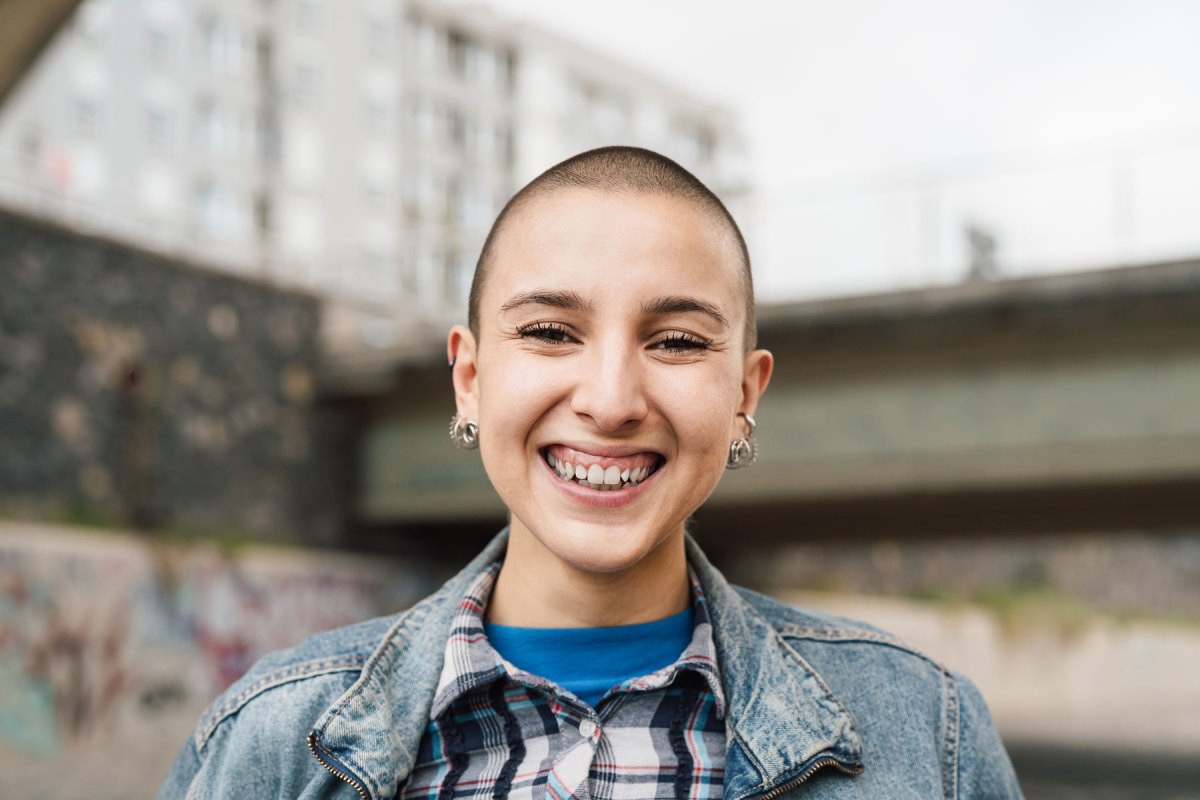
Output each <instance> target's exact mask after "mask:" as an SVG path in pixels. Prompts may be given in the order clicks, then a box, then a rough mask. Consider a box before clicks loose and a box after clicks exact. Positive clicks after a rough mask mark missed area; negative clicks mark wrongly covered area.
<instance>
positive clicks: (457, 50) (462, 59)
mask: <svg viewBox="0 0 1200 800" xmlns="http://www.w3.org/2000/svg"><path fill="white" fill-rule="evenodd" d="M446 44H447V46H448V47H449V56H450V71H451V72H453V73H454V74H455V75H456V76H458V77H459V78H466V77H469V76H468V74H467V70H468V62H469V61H470V59H471V50H472V49H473V47H474V44H473V42H472V41H471V40H470V39H469V38H467V36H466V35H465V34H463V33H462V32H461V31H456V30H451V31H450V32H449V34H448V35H447V37H446Z"/></svg>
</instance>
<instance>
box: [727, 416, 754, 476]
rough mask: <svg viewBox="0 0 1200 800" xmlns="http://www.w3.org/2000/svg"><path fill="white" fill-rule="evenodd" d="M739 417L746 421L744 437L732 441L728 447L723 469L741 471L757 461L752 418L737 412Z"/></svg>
mask: <svg viewBox="0 0 1200 800" xmlns="http://www.w3.org/2000/svg"><path fill="white" fill-rule="evenodd" d="M738 416H739V417H743V418H745V420H746V428H747V430H746V435H745V436H743V437H742V438H740V439H734V440H733V443H732V444H730V445H729V456H728V457H727V458H726V459H725V469H741V468H742V467H748V466H750V465H751V464H753V463H754V462H755V461H756V460H757V459H758V440H757V439H755V438H754V429H755V427H756V426H755V424H754V417H752V416H750V415H749V414H744V413H742V412H741V411H739V412H738Z"/></svg>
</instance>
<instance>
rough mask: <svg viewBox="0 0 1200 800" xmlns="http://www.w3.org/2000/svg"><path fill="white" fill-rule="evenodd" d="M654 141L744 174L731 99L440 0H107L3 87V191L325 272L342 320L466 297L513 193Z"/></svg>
mask: <svg viewBox="0 0 1200 800" xmlns="http://www.w3.org/2000/svg"><path fill="white" fill-rule="evenodd" d="M612 143H623V144H638V145H642V146H646V147H651V148H653V149H656V150H659V151H660V152H663V153H666V154H667V155H670V156H672V157H674V158H676V159H677V160H679V161H680V162H681V163H683V164H684V165H685V166H687V167H689V168H690V169H692V170H693V171H695V172H696V173H697V174H698V175H699V176H700V177H701V178H703V179H704V180H706V181H707V182H708V183H709V184H710V185H711V186H713V187H714V188H715V189H716V190H717V191H718V192H719V193H721V194H722V196H723V197H725V198H726V199H727V200H728V201H729V202H731V204H733V205H735V206H736V205H737V203H738V201H739V200H740V199H741V198H743V197H744V196H745V194H746V191H747V187H746V186H745V184H744V183H743V176H744V175H745V174H746V172H747V170H746V168H745V164H744V158H745V153H744V148H743V145H742V142H741V140H740V139H739V136H738V130H737V126H736V122H735V120H734V119H733V117H732V115H731V114H730V113H729V112H728V111H727V110H726V109H723V108H721V107H719V106H717V105H714V104H712V103H710V102H708V101H706V100H704V99H702V98H697V97H694V96H692V95H690V94H689V93H687V92H685V91H682V90H680V89H679V88H677V87H674V86H671V85H669V84H668V83H666V82H664V81H661V80H659V79H657V78H656V77H654V76H652V75H648V74H646V73H644V72H642V71H639V70H638V69H636V68H635V67H633V66H630V65H627V64H624V63H621V62H620V61H618V60H616V59H613V58H611V57H609V56H606V55H604V54H602V53H599V52H596V51H594V50H592V49H589V48H586V47H581V46H580V45H579V44H578V43H576V42H574V41H571V40H570V39H569V38H566V37H563V36H561V35H559V34H556V33H552V32H550V31H547V30H544V29H541V28H538V27H536V26H533V25H531V24H528V23H526V22H522V21H519V20H512V19H507V18H504V17H502V16H500V15H498V14H495V13H493V12H490V11H488V10H487V9H485V8H482V7H478V6H459V5H452V4H447V3H438V2H432V0H342V1H341V2H336V3H335V2H333V0H257V1H256V2H245V0H242V2H237V0H186V1H185V0H87V1H86V2H85V3H84V4H83V5H82V6H81V7H80V9H79V12H78V14H77V15H76V17H75V18H74V19H73V20H72V22H71V23H70V24H69V26H68V28H67V29H66V30H65V31H64V32H63V34H62V35H61V36H60V38H59V40H58V41H56V42H55V43H54V44H53V45H52V46H51V48H50V49H49V51H48V52H47V54H46V55H45V57H44V58H43V60H42V62H41V63H39V64H38V65H37V67H36V68H35V70H34V71H33V73H32V74H31V75H30V76H29V78H28V79H27V81H26V82H25V84H24V85H23V86H21V87H20V88H19V89H18V91H17V92H16V93H15V94H14V95H13V96H12V97H11V99H10V101H9V102H8V103H7V104H6V106H5V107H4V108H2V109H0V203H3V204H5V205H8V206H10V207H15V208H19V209H23V210H26V211H28V212H31V213H35V214H39V215H44V216H48V217H52V218H55V219H59V220H61V221H63V222H65V223H68V224H72V225H76V226H79V227H82V228H84V229H86V230H92V231H96V232H99V233H102V234H104V235H108V236H113V237H116V238H120V239H123V240H126V241H132V242H133V243H136V244H139V245H143V246H146V247H149V248H152V249H156V250H163V251H166V252H170V253H173V254H176V255H178V256H180V257H182V258H187V259H189V260H194V261H197V262H199V263H202V264H205V265H211V266H212V267H213V268H216V269H225V270H230V271H234V272H238V273H242V274H245V275H248V276H252V277H255V278H257V279H262V280H266V281H271V282H278V283H281V284H284V285H290V286H302V287H307V288H310V289H312V290H314V291H316V292H318V293H319V294H320V295H322V296H323V297H324V298H326V299H327V300H328V304H327V309H328V311H327V314H326V320H327V327H328V331H327V336H326V339H327V341H328V342H329V343H330V344H331V346H336V347H337V348H354V347H360V346H374V347H384V348H389V347H394V346H396V345H397V343H399V342H400V341H402V340H403V339H404V338H405V337H408V336H411V335H412V334H413V331H419V330H422V329H425V328H427V329H429V330H431V331H433V330H440V329H441V328H442V326H443V325H444V324H445V322H446V321H447V320H449V319H452V318H455V317H457V316H460V315H461V314H462V309H463V306H464V303H465V298H466V293H467V289H468V286H469V282H470V276H471V272H472V270H473V268H474V263H475V259H476V257H477V255H478V250H479V247H480V245H481V244H482V241H483V238H484V236H485V235H486V232H487V227H488V225H489V224H490V222H491V220H492V218H493V217H494V215H495V213H496V212H497V211H498V210H499V208H500V207H501V206H502V205H503V203H504V202H505V201H506V200H507V199H508V197H509V196H511V194H512V192H513V191H514V190H515V189H516V188H518V187H519V186H520V185H521V184H523V183H524V182H525V181H527V180H528V179H530V178H532V177H533V176H534V175H536V174H537V173H538V172H539V171H540V170H541V169H544V168H545V167H546V166H548V165H550V164H551V163H554V162H555V161H557V160H560V159H561V158H564V157H566V156H568V155H570V154H572V153H574V152H578V151H580V150H583V149H586V148H588V147H593V146H599V145H603V144H612Z"/></svg>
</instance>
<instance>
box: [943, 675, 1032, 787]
mask: <svg viewBox="0 0 1200 800" xmlns="http://www.w3.org/2000/svg"><path fill="white" fill-rule="evenodd" d="M954 682H955V684H956V686H957V689H958V691H957V694H958V701H959V702H958V736H957V738H956V741H957V756H958V758H957V762H958V763H957V768H956V769H955V771H954V775H955V781H954V784H955V785H954V789H955V791H953V792H948V793H947V796H948V797H954V798H957V799H958V800H1022V798H1023V797H1024V795H1022V794H1021V787H1020V785H1019V784H1018V782H1017V774H1016V772H1015V771H1014V770H1013V765H1012V761H1010V760H1009V757H1008V753H1007V752H1006V751H1005V749H1004V744H1003V743H1002V742H1001V741H1000V735H999V734H998V733H997V732H996V726H995V724H993V722H992V715H991V714H990V713H989V712H988V708H987V704H986V703H985V702H984V700H983V696H982V695H981V694H980V693H979V690H978V689H977V688H975V684H973V683H971V681H970V680H968V679H967V678H965V677H963V676H962V675H957V674H956V675H954Z"/></svg>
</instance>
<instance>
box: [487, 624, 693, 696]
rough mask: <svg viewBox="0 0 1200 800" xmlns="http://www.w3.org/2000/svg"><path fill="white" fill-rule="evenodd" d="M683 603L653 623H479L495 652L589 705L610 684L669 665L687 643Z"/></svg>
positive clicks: (689, 630) (689, 637) (688, 626)
mask: <svg viewBox="0 0 1200 800" xmlns="http://www.w3.org/2000/svg"><path fill="white" fill-rule="evenodd" d="M693 621H694V614H693V611H692V607H691V606H688V607H687V608H686V609H684V610H683V611H680V612H679V613H678V614H675V615H673V616H670V617H667V618H666V619H660V620H657V621H655V622H643V623H640V624H638V625H618V626H616V627H612V628H520V627H516V626H514V625H496V624H494V623H491V622H485V623H484V625H483V629H484V632H485V633H487V637H488V641H489V642H490V643H491V645H492V647H493V648H495V650H496V652H497V653H499V654H500V655H501V656H502V657H503V658H504V659H505V660H507V661H508V662H509V663H511V664H513V665H514V666H517V667H520V668H521V669H522V670H524V671H526V672H530V673H532V674H534V675H537V676H539V677H542V678H546V679H547V680H551V681H553V682H554V683H556V684H558V685H559V686H561V687H563V688H564V689H567V690H568V691H570V692H572V693H573V694H575V695H576V696H577V697H579V698H580V699H581V700H583V701H584V702H586V703H587V704H588V705H590V706H592V707H593V708H594V707H595V706H596V704H597V703H599V702H600V698H601V697H603V696H604V693H605V692H607V691H608V690H609V689H611V688H612V687H614V686H616V685H617V684H619V683H622V682H624V681H627V680H629V679H630V678H640V677H642V676H643V675H649V674H650V673H651V672H655V671H657V670H660V669H662V668H663V667H666V666H670V665H671V664H673V663H675V661H676V660H677V659H678V658H679V656H680V655H681V654H682V653H683V651H684V650H685V649H686V648H687V646H688V644H689V643H690V642H691V641H692V627H693Z"/></svg>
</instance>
